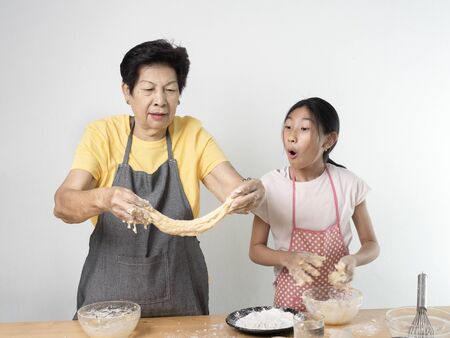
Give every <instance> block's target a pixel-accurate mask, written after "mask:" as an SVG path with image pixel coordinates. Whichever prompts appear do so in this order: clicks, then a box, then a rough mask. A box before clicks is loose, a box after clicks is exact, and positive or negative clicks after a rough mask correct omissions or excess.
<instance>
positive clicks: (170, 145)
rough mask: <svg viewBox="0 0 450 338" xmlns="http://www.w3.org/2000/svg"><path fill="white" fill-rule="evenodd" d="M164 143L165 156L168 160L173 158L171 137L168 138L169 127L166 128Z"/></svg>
mask: <svg viewBox="0 0 450 338" xmlns="http://www.w3.org/2000/svg"><path fill="white" fill-rule="evenodd" d="M166 144H167V157H168V158H169V160H173V152H172V139H171V138H170V133H169V127H167V129H166Z"/></svg>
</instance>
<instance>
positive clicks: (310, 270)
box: [282, 252, 326, 286]
mask: <svg viewBox="0 0 450 338" xmlns="http://www.w3.org/2000/svg"><path fill="white" fill-rule="evenodd" d="M285 257H286V258H285V259H284V260H283V262H282V263H283V266H285V267H286V268H287V269H288V271H289V274H290V275H291V276H292V277H293V278H294V280H295V282H296V283H297V284H298V285H300V286H301V285H303V284H305V283H311V282H312V281H313V278H312V277H318V276H319V275H320V273H319V271H318V270H317V269H316V268H319V267H321V266H322V265H323V262H324V261H325V259H326V258H325V257H323V256H319V255H316V254H313V253H310V252H288V253H286V256H285ZM311 276H312V277H311Z"/></svg>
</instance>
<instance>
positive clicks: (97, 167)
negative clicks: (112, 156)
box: [71, 125, 108, 181]
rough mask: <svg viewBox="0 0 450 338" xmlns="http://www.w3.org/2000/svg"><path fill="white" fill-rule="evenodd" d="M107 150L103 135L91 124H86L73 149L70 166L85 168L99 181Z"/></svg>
mask: <svg viewBox="0 0 450 338" xmlns="http://www.w3.org/2000/svg"><path fill="white" fill-rule="evenodd" d="M107 152H108V147H107V146H106V141H105V139H104V137H102V136H101V134H100V133H99V132H98V130H96V128H94V127H93V126H92V125H88V126H87V127H86V129H85V131H84V134H83V136H82V138H81V141H80V143H79V144H78V147H77V149H76V151H75V156H74V159H73V162H72V167H71V168H72V169H83V170H86V171H88V172H89V173H90V174H91V175H92V176H93V177H94V178H95V179H96V180H97V181H99V179H100V176H101V173H102V171H103V168H102V167H104V166H105V163H106V158H107V156H108V155H107Z"/></svg>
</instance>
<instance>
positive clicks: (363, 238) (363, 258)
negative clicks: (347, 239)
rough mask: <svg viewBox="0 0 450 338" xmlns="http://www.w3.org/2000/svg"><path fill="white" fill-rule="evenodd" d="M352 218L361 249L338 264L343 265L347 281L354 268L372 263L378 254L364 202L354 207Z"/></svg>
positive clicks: (350, 277)
mask: <svg viewBox="0 0 450 338" xmlns="http://www.w3.org/2000/svg"><path fill="white" fill-rule="evenodd" d="M352 218H353V223H354V224H355V227H356V231H357V232H358V237H359V241H360V243H361V248H360V249H359V250H358V251H357V252H356V253H354V254H352V255H348V256H344V257H342V258H341V260H340V262H342V263H344V264H345V271H346V274H347V278H348V281H350V280H351V279H352V278H353V270H354V268H355V267H357V266H360V265H364V264H367V263H370V262H372V261H373V260H374V259H375V258H377V257H378V255H379V253H380V247H379V246H378V242H377V238H376V236H375V231H374V230H373V226H372V221H371V220H370V216H369V211H368V210H367V204H366V202H365V201H364V202H362V203H360V204H358V205H357V206H356V208H355V212H354V213H353V217H352Z"/></svg>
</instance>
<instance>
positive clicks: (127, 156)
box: [122, 116, 134, 164]
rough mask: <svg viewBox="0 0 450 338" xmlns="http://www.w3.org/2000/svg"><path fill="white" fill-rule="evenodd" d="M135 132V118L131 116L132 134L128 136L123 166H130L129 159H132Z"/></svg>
mask: <svg viewBox="0 0 450 338" xmlns="http://www.w3.org/2000/svg"><path fill="white" fill-rule="evenodd" d="M133 130H134V117H133V116H130V134H129V135H128V140H127V146H126V148H125V153H124V154H123V160H122V164H128V158H129V157H130V152H131V144H132V143H133Z"/></svg>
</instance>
